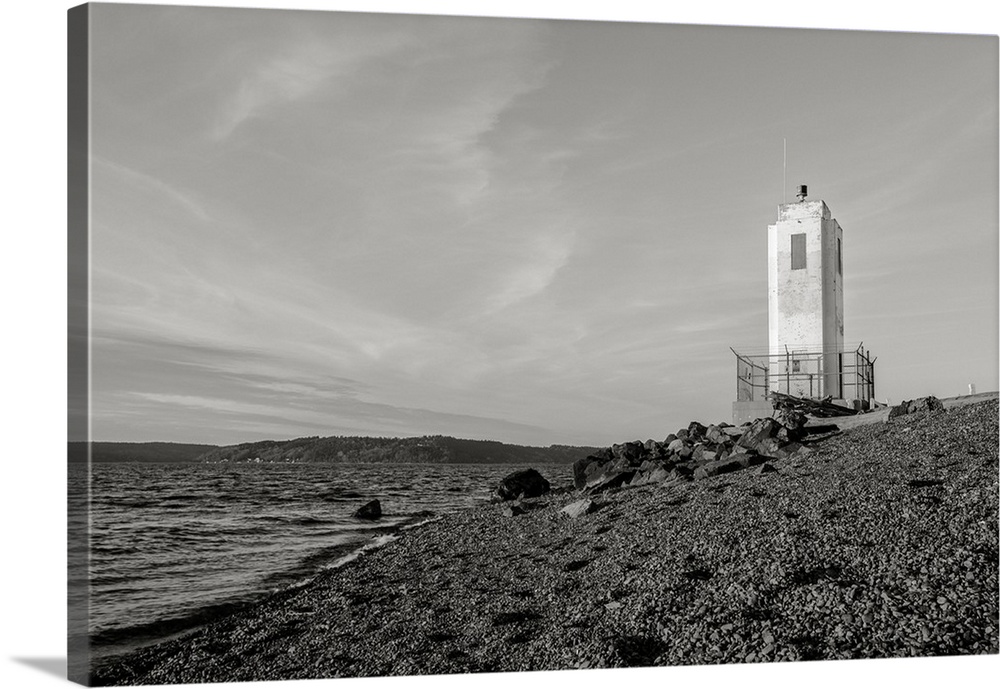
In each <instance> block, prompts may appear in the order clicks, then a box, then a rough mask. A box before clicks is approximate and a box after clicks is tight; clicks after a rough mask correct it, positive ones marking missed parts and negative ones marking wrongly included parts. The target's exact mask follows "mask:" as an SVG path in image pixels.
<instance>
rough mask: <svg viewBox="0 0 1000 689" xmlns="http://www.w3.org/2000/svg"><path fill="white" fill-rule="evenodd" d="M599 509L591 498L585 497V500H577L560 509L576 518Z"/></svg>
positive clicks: (568, 515)
mask: <svg viewBox="0 0 1000 689" xmlns="http://www.w3.org/2000/svg"><path fill="white" fill-rule="evenodd" d="M596 509H597V505H596V504H595V503H594V501H593V500H591V499H590V498H584V499H583V500H577V501H576V502H571V503H570V504H568V505H566V506H565V507H564V508H562V509H561V510H559V512H560V513H561V514H564V515H566V516H567V517H570V518H571V519H575V518H576V517H582V516H583V515H585V514H590V513H591V512H593V511H594V510H596Z"/></svg>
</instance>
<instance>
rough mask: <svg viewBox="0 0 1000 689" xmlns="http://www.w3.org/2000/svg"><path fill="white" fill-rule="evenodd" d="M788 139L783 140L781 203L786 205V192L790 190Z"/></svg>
mask: <svg viewBox="0 0 1000 689" xmlns="http://www.w3.org/2000/svg"><path fill="white" fill-rule="evenodd" d="M787 174H788V139H786V138H784V137H782V138H781V202H782V203H785V190H786V189H788V186H787V184H788V180H787V179H786V177H787Z"/></svg>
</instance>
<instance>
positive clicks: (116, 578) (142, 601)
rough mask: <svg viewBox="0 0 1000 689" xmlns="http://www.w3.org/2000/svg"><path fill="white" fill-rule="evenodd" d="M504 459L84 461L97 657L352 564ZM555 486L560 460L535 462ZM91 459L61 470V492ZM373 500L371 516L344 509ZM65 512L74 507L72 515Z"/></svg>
mask: <svg viewBox="0 0 1000 689" xmlns="http://www.w3.org/2000/svg"><path fill="white" fill-rule="evenodd" d="M521 468H524V467H521V466H511V465H468V464H405V465H401V464H138V463H135V464H132V463H130V464H93V465H91V467H90V471H89V478H90V482H89V483H90V485H89V500H90V507H91V509H90V526H89V531H90V538H89V543H70V555H71V560H72V559H78V558H74V549H75V552H76V554H80V553H82V552H83V551H84V550H86V549H89V567H88V570H89V571H88V572H87V573H78V574H77V575H76V577H75V579H76V580H75V581H74V576H71V586H70V596H71V607H72V602H73V600H72V597H73V596H74V595H79V594H80V593H81V591H82V589H81V588H80V585H81V584H84V583H85V582H84V581H81V579H88V580H89V594H90V602H89V611H90V619H89V625H88V626H89V629H90V643H91V651H92V653H93V655H94V658H95V659H100V658H102V657H106V656H108V655H114V654H118V653H121V652H125V651H128V650H131V649H133V648H135V647H137V646H140V645H145V644H149V643H155V642H158V641H162V640H165V639H167V638H170V637H171V636H174V635H176V634H178V633H181V632H184V631H187V630H189V629H192V628H194V627H197V626H199V625H202V624H205V623H207V622H209V621H211V620H213V619H217V618H218V617H219V616H220V615H223V614H226V613H228V612H232V611H235V610H237V609H239V608H240V607H243V606H245V605H247V604H249V603H252V602H253V601H255V600H259V599H260V598H263V597H264V596H266V595H268V594H269V593H272V592H274V591H277V590H281V589H284V588H288V587H290V586H294V585H297V584H300V583H303V582H305V581H307V580H308V579H309V578H310V577H312V576H315V575H316V574H317V573H318V572H320V571H321V570H323V569H328V568H331V567H335V566H337V565H338V564H341V563H342V562H344V561H346V560H349V559H351V558H352V557H353V556H354V554H355V553H357V551H358V550H359V549H360V548H363V547H370V546H371V545H372V544H375V543H379V542H381V541H384V540H386V537H387V536H390V535H391V534H393V533H396V532H398V531H399V530H401V529H403V528H407V527H409V526H414V525H418V524H420V523H421V522H424V521H428V520H432V519H434V518H436V517H438V516H440V515H442V514H444V513H447V512H450V511H454V510H458V509H462V508H464V507H469V506H472V505H476V504H479V503H482V502H485V501H488V500H489V498H490V494H491V491H492V489H493V488H494V487H495V486H496V484H497V483H498V482H499V481H500V480H501V479H502V478H503V477H504V476H505V475H507V474H508V473H510V472H512V471H515V470H517V469H521ZM538 468H539V469H540V470H541V471H542V474H543V475H544V476H546V478H548V479H549V480H550V481H551V482H552V483H553V484H554V485H558V484H559V483H560V482H569V477H570V473H571V472H570V468H569V467H568V466H551V467H538ZM87 476H88V472H87V467H86V466H85V465H71V466H70V492H71V498H72V495H73V494H74V493H75V494H76V495H77V496H79V495H81V493H82V492H84V491H87ZM374 499H377V500H379V501H380V503H381V506H382V511H383V516H382V518H381V519H379V520H376V521H363V520H360V519H357V518H355V517H353V516H352V515H353V512H354V510H356V509H357V508H358V507H360V506H361V505H362V504H364V503H366V502H368V501H369V500H374ZM72 517H73V515H71V518H72Z"/></svg>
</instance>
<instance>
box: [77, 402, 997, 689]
mask: <svg viewBox="0 0 1000 689" xmlns="http://www.w3.org/2000/svg"><path fill="white" fill-rule="evenodd" d="M997 419H998V407H997V400H996V399H993V400H988V401H985V402H979V403H976V404H970V405H966V406H957V407H954V408H950V409H948V410H946V411H940V412H930V413H920V414H913V415H909V416H905V417H900V418H896V419H893V420H891V421H888V422H885V423H873V424H869V425H864V426H858V427H855V428H852V429H850V430H849V431H846V432H844V433H843V434H841V435H839V436H835V437H832V438H828V439H826V440H824V441H823V442H822V443H821V444H818V445H817V446H815V448H814V451H813V452H812V453H809V454H803V455H793V456H791V457H788V458H786V459H779V460H774V461H773V462H771V464H772V465H773V466H774V468H776V469H777V471H775V472H769V473H765V472H762V471H760V468H759V467H758V468H755V469H747V470H743V471H739V472H735V473H730V474H724V475H720V476H715V477H711V478H707V479H702V480H699V481H693V482H688V483H681V484H675V485H672V486H669V487H664V486H662V485H659V484H647V485H641V486H636V487H628V488H622V489H613V490H610V491H607V492H604V493H601V494H599V495H597V496H594V501H595V502H596V503H597V504H598V505H599V506H600V508H599V509H597V510H596V511H594V512H592V513H590V514H586V515H582V516H579V517H575V518H570V517H567V516H565V515H564V514H561V513H560V510H561V508H562V507H564V506H566V505H567V504H569V503H571V502H573V501H575V500H578V499H579V498H580V494H579V493H577V492H576V491H571V490H567V491H563V492H558V491H557V492H556V493H555V494H550V495H546V496H544V497H542V498H538V499H533V500H529V501H525V502H524V506H525V507H526V508H529V509H527V511H526V512H525V513H524V514H519V515H517V516H505V515H504V514H503V506H501V505H498V504H490V505H484V506H481V507H478V508H474V509H471V510H468V511H464V512H461V513H457V514H451V515H447V516H445V517H443V518H442V519H441V520H439V521H436V522H433V523H431V524H427V525H425V526H423V527H421V528H418V529H413V530H410V531H407V532H404V533H403V534H401V536H400V537H399V539H398V540H396V541H395V542H393V543H391V544H389V545H387V546H386V547H384V548H381V549H378V550H374V551H370V552H368V553H365V554H364V555H363V556H361V557H360V558H358V559H357V560H355V561H353V562H351V563H348V564H347V565H345V566H343V567H342V568H339V569H337V570H332V571H330V572H327V573H324V574H323V575H321V576H319V577H318V578H316V579H315V580H313V581H312V582H310V583H309V584H307V585H305V586H303V587H300V588H298V589H295V590H290V591H285V592H282V593H280V594H277V595H275V596H272V597H271V598H269V599H267V600H265V601H263V602H261V603H260V604H258V605H256V606H254V607H252V608H251V609H249V610H246V611H243V612H240V613H238V614H236V615H233V616H230V617H227V618H225V619H220V620H218V621H217V622H215V623H213V624H211V625H209V626H207V627H205V628H202V629H200V630H197V631H195V632H193V633H191V634H189V635H187V636H185V637H183V638H180V639H176V640H173V641H169V642H166V643H164V644H160V645H158V646H153V647H150V648H145V649H140V650H138V651H136V652H134V653H132V654H129V655H128V656H125V657H122V658H119V659H116V660H114V661H113V662H110V663H107V664H105V665H104V666H102V667H99V668H97V669H96V671H95V674H94V676H93V677H92V683H93V684H95V685H126V684H163V683H198V682H209V681H211V682H235V681H247V680H280V679H306V678H319V677H356V676H373V675H414V674H443V673H464V672H513V671H526V670H564V669H573V668H603V667H635V666H651V665H652V666H664V665H689V664H718V663H754V662H772V661H801V660H821V659H822V660H833V659H847V658H880V657H914V656H941V655H968V654H996V653H998V630H1000V622H998V614H1000V606H998V550H997V546H998V530H997V523H998V472H997V448H998V422H997ZM550 478H551V477H550Z"/></svg>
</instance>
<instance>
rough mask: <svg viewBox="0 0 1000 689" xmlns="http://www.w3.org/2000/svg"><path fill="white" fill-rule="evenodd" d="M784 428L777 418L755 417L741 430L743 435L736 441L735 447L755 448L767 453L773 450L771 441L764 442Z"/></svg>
mask: <svg viewBox="0 0 1000 689" xmlns="http://www.w3.org/2000/svg"><path fill="white" fill-rule="evenodd" d="M782 428H784V426H782V425H781V423H780V422H779V421H778V420H777V419H773V418H771V417H770V416H765V417H763V418H760V419H756V420H755V421H754V422H753V423H751V424H750V425H749V426H747V428H746V429H745V430H744V431H743V435H741V436H740V438H739V440H737V441H736V447H745V448H747V449H749V450H757V451H758V452H759V453H760V454H767V453H768V452H769V451H773V450H772V448H771V447H770V446H771V443H769V442H766V441H769V440H770V439H772V438H774V437H775V436H777V435H778V432H779V431H780V430H781V429H782Z"/></svg>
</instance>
